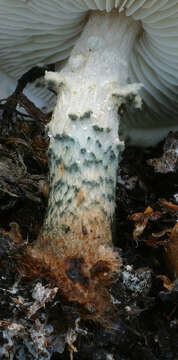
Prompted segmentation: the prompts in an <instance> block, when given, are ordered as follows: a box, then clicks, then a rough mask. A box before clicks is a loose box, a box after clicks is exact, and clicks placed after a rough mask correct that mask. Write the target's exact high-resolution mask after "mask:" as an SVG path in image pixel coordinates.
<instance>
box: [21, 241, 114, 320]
mask: <svg viewBox="0 0 178 360" xmlns="http://www.w3.org/2000/svg"><path fill="white" fill-rule="evenodd" d="M47 242H48V240H47ZM96 242H97V241H94V242H93V244H92V246H91V244H90V243H87V241H86V242H85V244H82V246H79V247H78V248H77V250H76V251H73V252H72V251H71V253H70V251H69V249H68V251H67V254H66V256H64V257H63V258H57V257H56V256H55V255H54V251H55V250H54V251H45V250H41V249H40V248H38V247H36V246H35V247H32V246H27V247H26V248H25V249H24V250H23V255H22V256H21V257H20V259H19V262H18V270H19V271H20V273H21V274H22V275H25V276H27V277H29V278H36V277H41V278H45V279H49V280H52V281H54V283H55V284H57V286H58V287H59V291H60V293H61V294H62V295H64V296H65V297H66V298H67V299H68V300H69V301H72V302H74V301H76V302H78V303H79V304H80V305H83V306H84V307H85V308H86V309H87V310H88V311H90V312H92V313H93V312H94V313H95V312H98V313H101V312H105V311H109V310H110V309H111V307H112V305H111V303H110V295H109V288H110V287H111V284H112V283H113V281H114V277H115V275H116V273H118V271H119V269H120V265H121V262H120V259H118V258H116V254H115V253H114V252H113V250H112V249H111V248H109V247H107V248H106V247H104V246H101V245H100V246H99V245H98V244H96ZM52 243H53V241H51V244H52ZM54 243H55V242H54ZM96 246H97V248H96Z"/></svg>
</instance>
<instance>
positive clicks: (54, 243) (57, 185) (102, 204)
mask: <svg viewBox="0 0 178 360" xmlns="http://www.w3.org/2000/svg"><path fill="white" fill-rule="evenodd" d="M137 31H138V26H137V24H135V22H133V21H132V20H131V19H130V18H127V17H126V16H125V15H124V14H118V13H117V12H112V13H110V14H105V13H102V12H95V13H93V14H92V13H91V14H90V18H89V21H88V23H87V25H86V28H85V29H84V32H83V33H82V35H81V37H80V38H79V40H78V42H77V44H76V46H75V47H74V49H73V51H72V54H71V57H70V59H69V61H68V63H67V65H66V66H65V67H64V69H63V70H62V71H61V73H59V74H55V73H49V74H48V75H47V78H48V79H49V80H51V81H54V82H56V83H57V85H58V89H59V95H58V99H57V104H56V107H55V110H54V114H53V117H52V121H51V123H50V125H49V136H50V147H49V153H48V155H49V165H50V195H49V204H48V212H47V216H46V219H45V223H44V226H43V229H42V232H41V234H40V236H39V238H38V240H37V241H36V243H35V246H34V249H33V256H34V257H35V258H36V259H37V258H40V257H41V259H43V261H44V263H45V265H46V266H47V267H48V268H50V271H51V272H52V271H53V273H54V272H55V276H56V277H57V278H58V282H59V285H60V286H61V287H62V288H63V293H64V294H65V295H66V296H68V298H69V300H77V301H79V302H80V303H83V304H86V303H87V306H88V308H89V307H90V306H89V305H88V304H89V303H90V304H91V303H93V302H96V299H95V300H93V299H94V297H96V288H97V287H98V285H97V284H98V281H97V280H96V279H98V277H99V278H100V282H102V281H101V277H102V276H101V274H102V275H103V279H104V280H103V281H106V280H109V279H111V274H113V273H115V272H117V271H118V270H119V265H120V261H119V260H118V259H116V255H115V253H114V251H113V250H112V248H111V223H112V219H113V215H114V210H115V191H116V174H117V167H118V156H119V149H120V141H119V136H118V128H119V118H118V105H119V104H120V105H121V104H122V103H125V102H127V100H128V97H129V94H130V89H129V88H128V87H127V80H128V62H129V52H130V51H131V49H132V44H133V41H134V39H135V36H136V34H137ZM132 90H133V89H132ZM38 251H39V252H40V255H39V253H38ZM49 258H50V259H53V260H49ZM61 262H62V263H61ZM54 263H55V264H56V265H54ZM57 263H58V264H57ZM57 267H58V269H59V267H60V269H61V267H62V270H60V271H58V270H56V269H57ZM52 268H53V270H52ZM61 274H63V275H61ZM108 274H109V275H108ZM66 279H67V280H66ZM69 283H70V284H69ZM94 289H95V291H94ZM69 293H70V294H69ZM89 294H90V295H89ZM98 303H99V302H98Z"/></svg>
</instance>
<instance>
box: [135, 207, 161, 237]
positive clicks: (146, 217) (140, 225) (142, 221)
mask: <svg viewBox="0 0 178 360" xmlns="http://www.w3.org/2000/svg"><path fill="white" fill-rule="evenodd" d="M161 216H162V213H161V212H160V211H154V210H153V209H152V208H151V207H150V206H148V207H147V208H146V210H145V211H144V212H143V213H142V212H139V213H135V214H133V215H132V216H131V217H130V218H131V220H132V221H134V222H135V228H134V231H133V238H134V240H137V238H138V237H139V236H141V235H142V234H143V231H144V230H145V228H146V226H147V224H148V222H149V221H157V220H158V219H160V217H161Z"/></svg>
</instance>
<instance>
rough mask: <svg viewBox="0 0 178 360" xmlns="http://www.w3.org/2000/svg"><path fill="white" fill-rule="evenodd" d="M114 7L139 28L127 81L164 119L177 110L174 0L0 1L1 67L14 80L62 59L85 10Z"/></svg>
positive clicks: (79, 28)
mask: <svg viewBox="0 0 178 360" xmlns="http://www.w3.org/2000/svg"><path fill="white" fill-rule="evenodd" d="M114 8H117V9H118V11H119V12H121V11H125V14H126V15H127V16H132V18H133V19H134V20H135V21H141V24H142V29H143V32H142V33H141V34H140V36H139V38H137V39H136V41H135V44H134V48H133V52H132V54H131V59H130V65H131V66H130V81H131V82H140V83H142V84H144V89H143V90H142V96H143V99H144V100H145V102H146V103H147V105H148V106H150V107H151V108H152V109H153V110H155V112H156V113H159V112H160V113H162V115H163V118H166V117H167V116H169V121H171V119H170V115H171V118H176V116H177V111H178V100H177V89H178V0H50V1H49V0H0V54H1V55H0V67H1V68H2V69H3V70H5V71H6V72H7V73H8V74H10V75H11V76H13V77H15V78H18V77H19V76H20V75H22V74H23V73H24V72H25V71H27V70H29V69H30V68H31V67H32V66H34V65H37V64H42V63H44V64H47V63H56V62H60V61H61V60H64V59H66V58H67V57H68V56H69V54H70V51H71V48H72V46H73V45H74V43H75V41H76V39H77V37H78V36H79V34H80V32H81V31H82V29H83V26H84V25H85V23H86V15H87V13H88V11H89V10H101V11H103V10H106V11H107V12H110V11H111V10H112V9H114Z"/></svg>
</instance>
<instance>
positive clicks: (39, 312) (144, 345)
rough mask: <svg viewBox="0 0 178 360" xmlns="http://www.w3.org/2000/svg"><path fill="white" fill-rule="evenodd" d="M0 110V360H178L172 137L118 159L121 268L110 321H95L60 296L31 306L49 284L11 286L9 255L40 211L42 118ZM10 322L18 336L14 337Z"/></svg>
mask: <svg viewBox="0 0 178 360" xmlns="http://www.w3.org/2000/svg"><path fill="white" fill-rule="evenodd" d="M21 101H22V102H23V99H21ZM22 102H21V104H22ZM3 104H4V103H1V118H2V122H1V124H2V125H1V129H2V131H1V134H2V135H1V136H0V228H1V230H0V257H1V261H0V276H1V280H0V282H1V283H0V302H1V306H0V359H48V358H51V359H53V360H54V359H55V360H57V359H65V360H67V359H72V358H73V359H85V360H90V359H92V360H132V359H133V360H176V359H178V318H177V315H178V309H177V306H178V283H177V282H176V281H175V278H174V271H175V269H174V268H173V267H172V266H171V265H170V263H171V261H170V259H168V256H167V245H168V243H169V238H170V234H171V231H172V229H173V227H174V226H175V224H176V220H177V214H178V212H177V211H178V195H177V194H178V180H177V179H178V177H177V175H178V159H177V157H178V155H177V154H178V150H176V149H178V134H170V135H169V137H168V138H167V140H166V143H165V141H163V142H162V143H160V144H159V145H158V146H157V147H155V148H150V149H139V148H135V147H126V150H125V151H124V152H123V155H122V159H121V162H120V170H119V175H118V188H117V211H116V219H115V226H114V241H115V247H116V249H117V250H118V251H119V252H120V254H121V256H122V259H123V267H122V269H121V273H120V274H118V277H117V278H116V280H115V282H114V284H113V286H112V289H111V296H112V299H113V303H114V310H113V313H112V314H110V315H107V317H106V319H105V318H104V317H103V319H97V316H95V315H93V314H87V313H86V312H85V311H84V310H82V309H79V308H78V306H77V304H71V303H67V301H66V300H65V299H63V298H62V297H61V296H60V293H59V292H58V293H57V294H56V295H54V296H52V295H51V294H50V301H49V299H48V300H46V298H43V299H42V298H40V300H39V298H38V297H37V295H34V293H33V291H34V288H35V286H36V285H37V284H40V286H42V289H43V291H44V292H45V289H51V285H50V284H49V282H44V281H41V280H40V279H37V280H35V281H29V280H28V281H27V279H25V278H23V279H21V280H20V281H19V282H18V283H16V285H15V286H14V283H15V282H17V281H18V280H19V274H18V272H17V271H16V268H15V256H14V251H15V252H16V251H17V249H18V246H19V244H20V243H22V242H23V241H28V242H29V243H31V242H33V241H34V240H35V238H36V237H37V235H38V233H39V230H40V227H41V225H42V223H43V219H44V214H45V209H46V206H47V196H48V162H47V157H46V150H47V147H48V138H47V136H46V134H45V123H46V122H47V121H48V116H46V117H45V116H44V117H43V116H41V115H40V116H37V114H36V113H35V109H33V111H31V112H30V115H32V116H31V119H30V121H29V119H27V118H26V117H24V116H22V115H20V114H17V112H16V110H15V107H12V108H11V111H10V113H8V114H7V111H6V113H5V115H4V105H3ZM30 107H31V104H30V103H29V104H28V106H26V109H27V108H29V109H30ZM6 110H7V108H6ZM38 115H39V114H38ZM39 117H40V120H39ZM170 153H171V154H170ZM155 158H156V159H157V160H151V161H148V160H149V159H155ZM146 209H147V211H146V212H145V210H146ZM144 212H145V213H144ZM137 213H138V214H137ZM14 223H15V224H14ZM10 224H11V225H10ZM175 241H177V239H175ZM126 278H127V280H126ZM52 288H54V285H53V286H52ZM37 298H38V299H37ZM36 299H37V300H36ZM33 303H35V304H36V305H35V306H36V308H35V310H34V312H33V314H32V311H31V309H32V308H31V306H32V305H33ZM29 312H31V313H30V315H29ZM79 319H80V320H79ZM12 324H16V325H17V324H18V326H19V328H18V329H17V330H14V329H13V330H12V328H11V327H10V326H12ZM20 326H21V328H20ZM47 329H48V330H47ZM49 329H51V330H49ZM71 329H72V330H71ZM50 331H51V332H50ZM49 333H50V335H49ZM40 341H41V343H40Z"/></svg>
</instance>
